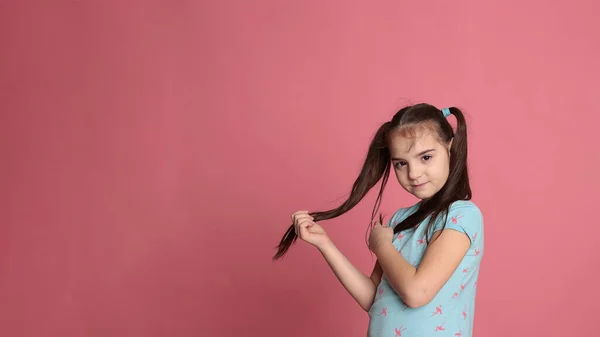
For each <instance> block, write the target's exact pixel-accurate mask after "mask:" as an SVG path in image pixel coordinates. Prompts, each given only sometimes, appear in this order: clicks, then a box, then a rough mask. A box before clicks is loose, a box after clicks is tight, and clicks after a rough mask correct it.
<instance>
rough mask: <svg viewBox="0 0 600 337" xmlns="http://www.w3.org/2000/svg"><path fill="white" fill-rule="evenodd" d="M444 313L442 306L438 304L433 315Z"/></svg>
mask: <svg viewBox="0 0 600 337" xmlns="http://www.w3.org/2000/svg"><path fill="white" fill-rule="evenodd" d="M441 314H442V306H441V305H438V306H437V307H435V312H434V313H433V314H431V317H433V316H435V315H441Z"/></svg>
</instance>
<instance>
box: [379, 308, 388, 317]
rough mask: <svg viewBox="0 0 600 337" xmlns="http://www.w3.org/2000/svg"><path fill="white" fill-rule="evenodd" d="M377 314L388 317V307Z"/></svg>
mask: <svg viewBox="0 0 600 337" xmlns="http://www.w3.org/2000/svg"><path fill="white" fill-rule="evenodd" d="M377 315H379V316H383V317H387V307H384V308H382V309H381V312H380V313H378V314H377Z"/></svg>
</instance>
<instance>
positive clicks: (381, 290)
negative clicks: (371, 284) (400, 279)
mask: <svg viewBox="0 0 600 337" xmlns="http://www.w3.org/2000/svg"><path fill="white" fill-rule="evenodd" d="M381 295H383V288H381V289H379V296H381Z"/></svg>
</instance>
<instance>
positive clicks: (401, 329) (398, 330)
mask: <svg viewBox="0 0 600 337" xmlns="http://www.w3.org/2000/svg"><path fill="white" fill-rule="evenodd" d="M404 330H406V328H405V327H404V326H403V325H401V326H400V328H394V332H396V337H400V336H402V331H404Z"/></svg>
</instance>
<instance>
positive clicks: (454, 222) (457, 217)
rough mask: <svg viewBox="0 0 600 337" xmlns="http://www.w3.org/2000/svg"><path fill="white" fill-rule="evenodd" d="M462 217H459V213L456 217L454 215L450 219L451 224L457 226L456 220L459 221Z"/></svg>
mask: <svg viewBox="0 0 600 337" xmlns="http://www.w3.org/2000/svg"><path fill="white" fill-rule="evenodd" d="M462 217H463V216H462V215H460V213H459V214H458V215H456V216H453V217H452V223H453V224H455V225H456V224H458V220H460V219H461V218H462Z"/></svg>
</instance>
